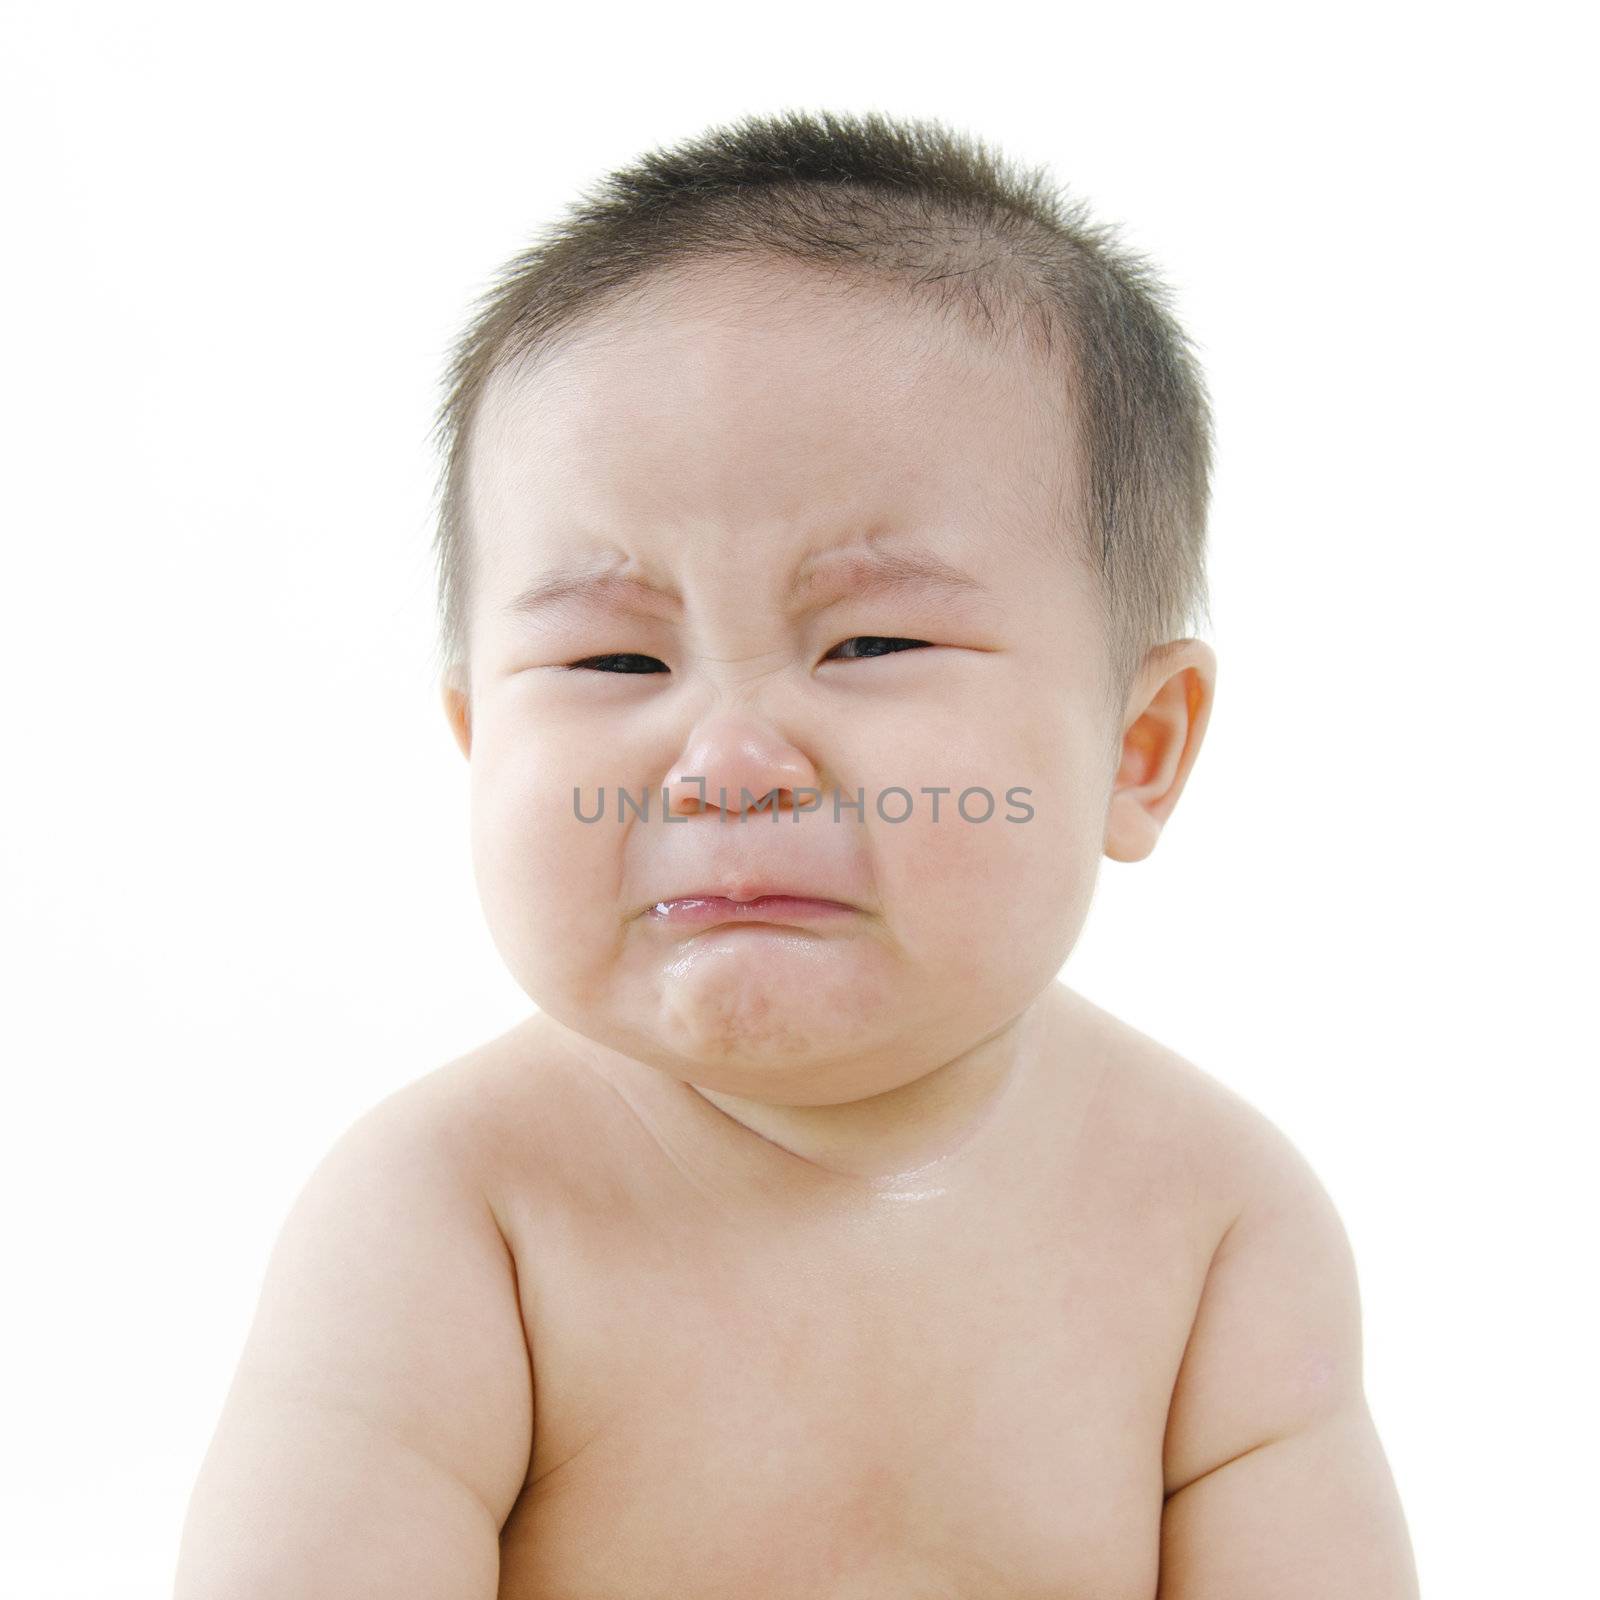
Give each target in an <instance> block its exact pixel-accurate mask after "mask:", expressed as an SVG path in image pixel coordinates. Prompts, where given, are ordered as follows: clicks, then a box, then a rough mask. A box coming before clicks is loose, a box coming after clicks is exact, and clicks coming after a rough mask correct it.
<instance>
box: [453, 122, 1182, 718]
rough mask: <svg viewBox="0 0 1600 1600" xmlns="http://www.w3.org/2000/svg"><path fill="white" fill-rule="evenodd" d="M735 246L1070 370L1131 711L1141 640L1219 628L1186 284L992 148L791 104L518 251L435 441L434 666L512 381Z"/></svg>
mask: <svg viewBox="0 0 1600 1600" xmlns="http://www.w3.org/2000/svg"><path fill="white" fill-rule="evenodd" d="M730 259H744V260H756V261H760V260H763V259H765V260H768V261H790V262H796V261H797V262H801V263H804V264H807V265H809V266H812V267H815V268H818V269H821V270H823V271H826V272H829V273H832V274H833V275H835V276H836V277H840V278H843V279H849V280H856V279H859V280H862V281H866V282H870V283H873V284H876V285H879V286H881V287H882V288H884V289H886V290H887V291H888V292H890V293H896V294H899V295H901V296H902V297H903V298H905V299H906V300H907V301H909V302H914V303H917V304H921V305H925V306H927V307H929V308H930V309H933V310H937V311H939V312H942V313H943V314H945V315H947V316H950V315H955V316H960V317H962V318H963V319H964V320H965V321H966V322H967V323H968V324H970V325H971V326H973V327H974V328H977V329H982V330H987V331H988V332H989V333H990V334H991V335H992V336H994V337H1005V336H1011V335H1020V336H1022V337H1023V338H1025V339H1026V340H1027V342H1028V345H1029V347H1030V348H1031V349H1033V350H1034V351H1035V352H1037V354H1038V355H1040V356H1041V357H1043V358H1044V359H1045V360H1046V361H1049V362H1052V363H1053V364H1054V365H1055V367H1056V369H1057V370H1059V371H1060V372H1061V394H1060V396H1059V410H1060V412H1061V414H1063V415H1064V416H1065V417H1067V418H1068V419H1070V426H1069V429H1068V430H1067V432H1068V435H1069V436H1068V437H1067V438H1066V439H1065V440H1064V443H1063V449H1064V451H1066V452H1067V453H1068V455H1069V457H1071V458H1073V459H1075V461H1076V470H1075V471H1074V470H1073V467H1072V461H1071V460H1069V461H1068V462H1067V463H1066V472H1065V475H1064V476H1063V477H1061V478H1060V480H1059V481H1061V482H1064V483H1076V484H1077V485H1078V493H1077V494H1076V495H1075V496H1074V497H1073V498H1074V502H1075V503H1073V504H1070V505H1065V506H1063V507H1062V508H1061V509H1062V516H1063V523H1064V526H1065V527H1066V528H1067V529H1069V530H1070V531H1071V535H1072V537H1073V538H1074V540H1075V552H1076V554H1077V555H1078V556H1079V558H1080V559H1081V560H1082V561H1083V564H1084V565H1085V567H1086V568H1087V569H1088V570H1089V571H1091V572H1093V573H1094V574H1096V575H1097V577H1098V590H1099V592H1098V595H1097V602H1098V605H1099V610H1100V616H1101V619H1102V622H1103V625H1104V629H1105V638H1106V643H1107V648H1108V652H1109V657H1110V663H1111V681H1110V684H1109V689H1110V692H1111V694H1112V696H1113V699H1114V700H1116V701H1117V702H1118V704H1117V706H1116V709H1117V710H1118V711H1120V710H1121V705H1120V698H1121V697H1122V696H1124V695H1125V694H1126V692H1127V688H1128V686H1129V684H1130V683H1131V680H1132V676H1133V674H1134V672H1135V671H1136V670H1137V669H1138V666H1139V664H1140V663H1141V662H1142V661H1143V659H1144V657H1145V655H1146V653H1147V652H1148V651H1149V650H1150V649H1151V648H1153V647H1154V646H1156V645H1159V644H1161V643H1164V642H1166V641H1167V640H1170V639H1176V638H1181V637H1183V636H1185V634H1186V633H1187V632H1188V631H1189V630H1190V628H1191V626H1192V624H1193V623H1194V622H1195V621H1197V620H1199V619H1202V618H1204V619H1205V620H1206V621H1208V622H1209V602H1208V595H1207V582H1206V570H1205V546H1206V513H1207V507H1208V502H1209V499H1210V476H1211V454H1212V428H1211V409H1210V403H1209V400H1208V397H1207V393H1206V386H1205V380H1204V377H1203V375H1202V373H1201V370H1200V367H1199V363H1198V361H1197V360H1196V358H1195V355H1194V353H1193V347H1192V345H1191V343H1190V341H1189V339H1188V337H1187V335H1186V334H1185V333H1184V331H1183V329H1182V328H1181V327H1180V326H1179V324H1178V322H1177V320H1176V318H1175V317H1174V315H1173V314H1172V310H1171V291H1170V290H1169V289H1168V288H1167V286H1166V285H1165V284H1164V283H1163V282H1162V281H1161V280H1160V278H1159V277H1158V276H1157V274H1156V273H1155V271H1154V270H1153V269H1152V267H1151V265H1150V263H1149V261H1148V260H1147V258H1145V257H1143V256H1141V255H1138V254H1135V253H1134V252H1132V251H1130V250H1128V249H1127V248H1125V247H1123V246H1122V245H1121V244H1120V243H1119V242H1118V240H1117V238H1116V230H1115V229H1114V228H1113V227H1111V226H1108V225H1106V224H1103V223H1099V222H1095V221H1093V220H1092V219H1091V218H1090V216H1089V214H1088V209H1087V207H1086V205H1085V204H1084V203H1083V202H1082V201H1080V200H1077V199H1075V198H1071V197H1069V196H1068V195H1066V194H1065V193H1064V192H1062V191H1061V190H1059V189H1058V188H1057V187H1056V186H1054V185H1053V184H1052V182H1051V181H1050V179H1049V177H1048V175H1047V174H1046V172H1045V170H1044V169H1043V168H1034V169H1029V170H1019V169H1018V168H1016V167H1015V166H1014V165H1012V164H1011V163H1009V162H1008V161H1007V160H1006V159H1005V158H1004V157H1002V156H1001V155H999V154H998V153H997V152H995V151H994V150H993V149H992V148H991V147H990V146H988V145H986V144H985V143H984V142H983V141H982V140H981V139H977V138H973V137H969V136H963V135H960V134H958V133H956V132H954V131H952V130H951V129H949V128H948V127H946V126H945V125H943V124H941V123H939V122H937V121H931V120H907V119H891V118H890V117H888V116H885V115H882V114H880V113H876V112H869V113H866V114H863V115H859V116H857V115H852V114H848V113H838V112H831V111H818V112H814V113H813V112H806V111H788V112H781V113H776V114H772V115H752V116H748V117H745V118H743V119H741V120H738V121H736V122H733V123H730V124H727V125H720V126H714V127H711V128H709V129H707V130H705V131H704V132H702V133H701V134H699V135H698V136H697V137H695V138H692V139H689V140H687V141H685V142H682V143H679V144H677V145H675V146H672V147H670V148H662V149H658V150H655V151H651V152H649V153H647V154H645V155H643V156H641V157H640V158H639V159H638V160H636V161H635V162H634V163H632V164H631V165H629V166H626V167H623V168H621V169H619V170H617V171H613V172H611V173H610V174H609V175H608V176H607V177H606V178H604V179H603V180H602V181H601V183H600V184H599V185H598V186H597V187H596V188H595V189H594V190H593V191H591V192H590V193H589V194H587V195H585V196H584V197H583V198H582V200H581V201H578V202H574V203H572V204H571V205H569V207H568V211H567V215H566V217H565V218H564V219H563V220H562V221H560V222H559V223H557V224H555V225H552V226H551V227H550V228H549V229H548V230H547V231H546V232H545V234H544V235H543V237H542V238H541V239H540V240H539V241H538V242H537V243H535V244H533V245H532V246H531V247H530V248H528V249H527V250H525V251H524V252H522V253H521V254H519V255H517V256H516V257H514V258H513V259H512V260H511V261H510V262H509V263H507V264H506V265H505V266H504V267H503V268H502V269H501V270H500V272H499V273H498V274H497V275H496V277H495V279H494V281H493V283H492V285H491V287H490V288H489V289H488V290H486V291H485V293H484V294H483V295H481V296H480V297H479V299H478V300H477V302H475V307H476V309H475V312H474V315H473V317H472V320H471V323H470V325H469V326H468V328H467V329H466V331H465V333H464V334H463V335H462V337H461V338H460V340H459V342H458V343H457V344H456V346H455V347H454V349H453V351H452V353H451V358H450V364H449V367H448V370H447V373H446V378H445V388H446V391H447V393H446V395H445V398H444V400H443V402H442V404H441V405H440V407H439V410H438V413H437V417H436V421H435V425H434V437H435V440H436V442H437V445H438V447H439V451H440V455H441V458H442V464H441V471H440V477H439V485H438V493H437V501H436V512H437V532H436V536H435V542H434V554H435V560H436V571H437V576H438V600H439V610H440V635H439V647H440V649H439V665H440V666H441V667H443V666H445V665H448V664H450V663H453V662H456V661H461V660H464V659H465V658H466V655H467V652H468V649H469V640H468V636H467V634H468V630H467V609H468V589H469V583H468V574H469V572H470V556H469V548H470V547H469V540H470V538H471V531H470V528H469V526H468V517H467V476H468V466H469V456H470V444H471V436H472V432H473V424H474V421H475V418H476V417H477V415H478V412H479V409H480V407H481V405H482V402H483V397H484V394H485V391H486V390H487V388H488V387H489V384H490V381H491V380H492V379H493V378H494V377H495V376H496V374H498V373H500V372H502V371H503V370H507V369H511V368H514V367H517V366H520V365H521V364H522V363H523V362H525V361H529V360H532V359H536V358H537V357H538V356H539V355H540V354H541V353H544V352H548V351H549V350H551V349H552V348H554V347H555V345H556V344H557V343H558V341H560V340H561V339H562V338H563V336H568V335H574V334H576V333H577V332H578V331H580V330H581V328H582V327H583V326H585V325H592V324H593V323H594V322H596V321H597V320H599V319H601V318H602V317H603V315H604V312H605V311H606V309H607V308H608V307H610V306H611V305H613V304H614V303H615V302H616V301H618V300H619V299H620V298H621V297H622V296H623V295H625V294H626V293H628V292H629V291H630V290H632V289H638V288H640V287H641V286H643V285H644V284H646V283H647V282H648V281H649V280H651V279H652V278H654V277H657V276H659V275H660V274H662V273H664V272H665V271H667V270H669V269H672V268H676V267H685V266H693V265H697V264H702V263H713V262H716V261H718V260H722V261H728V260H730Z"/></svg>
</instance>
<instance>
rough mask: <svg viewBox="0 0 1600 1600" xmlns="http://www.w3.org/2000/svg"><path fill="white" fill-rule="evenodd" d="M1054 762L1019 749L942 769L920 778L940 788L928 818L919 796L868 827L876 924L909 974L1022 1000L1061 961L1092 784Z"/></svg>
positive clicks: (1084, 881)
mask: <svg viewBox="0 0 1600 1600" xmlns="http://www.w3.org/2000/svg"><path fill="white" fill-rule="evenodd" d="M1065 757H1066V752H1065V751H1056V752H1054V753H1052V752H1050V751H1042V752H1041V751H1032V750H1030V749H1029V748H1028V744H1027V741H1025V740H1022V741H1018V742H1016V743H1015V744H1013V745H1012V747H1011V750H1010V752H1009V754H1007V755H997V756H996V757H994V758H992V759H986V760H984V761H982V762H975V763H973V764H972V767H971V770H970V771H965V772H963V771H961V770H960V766H964V765H965V763H961V764H959V765H958V766H957V767H956V768H954V769H952V767H951V765H950V764H948V763H947V764H946V766H945V775H944V776H941V777H940V778H938V779H937V780H934V779H932V778H930V779H929V780H928V781H929V783H930V784H931V783H933V782H935V781H937V782H938V783H944V784H950V785H951V791H952V792H951V793H950V794H948V795H944V796H941V797H940V798H939V808H938V818H937V820H935V819H934V817H933V814H932V802H931V799H929V798H928V797H926V796H923V795H921V794H919V795H918V796H917V807H916V809H915V810H913V812H912V814H911V816H910V817H909V818H908V820H906V821H905V822H901V823H898V824H893V825H886V824H884V823H883V822H881V821H879V820H877V819H873V831H874V838H875V855H876V861H875V868H876V874H877V877H878V881H879V884H880V887H881V890H882V894H883V902H884V906H885V911H886V916H887V920H888V921H889V924H890V927H891V930H892V932H893V934H894V937H895V940H896V942H897V943H898V944H899V945H900V946H901V947H902V948H903V949H904V950H905V951H906V953H907V955H908V957H909V958H910V960H911V961H912V962H913V963H914V964H915V965H916V966H917V967H919V968H921V969H923V970H924V971H926V972H928V973H930V974H934V975H937V976H938V978H939V979H940V980H941V981H942V982H943V981H947V982H949V983H952V984H962V985H972V986H976V987H981V988H983V989H986V990H988V991H990V992H993V991H994V990H996V989H999V990H1002V991H1006V992H1007V993H1008V994H1010V993H1011V992H1012V991H1014V992H1015V995H1016V996H1017V997H1018V998H1019V999H1026V998H1029V997H1031V995H1032V994H1034V993H1036V992H1037V990H1038V988H1039V987H1040V985H1041V984H1043V983H1047V982H1049V981H1050V980H1051V979H1052V978H1053V977H1054V976H1055V975H1056V973H1057V972H1058V971H1059V970H1060V968H1061V966H1062V965H1063V964H1064V963H1065V961H1066V959H1067V956H1068V954H1069V953H1070V951H1071V948H1072V945H1073V943H1074V942H1075V941H1076V939H1077V936H1078V934H1079V932H1080V931H1081V930H1082V927H1083V923H1084V919H1085V918H1086V916H1087V914H1088V908H1089V901H1090V899H1091V897H1092V895H1093V892H1094V884H1095V877H1096V873H1097V871H1098V865H1099V859H1100V845H1101V840H1100V837H1099V830H1098V828H1097V827H1096V825H1095V797H1094V795H1093V793H1092V792H1091V787H1092V786H1090V785H1087V784H1084V783H1082V782H1076V783H1075V782H1073V781H1071V780H1070V779H1069V773H1070V771H1071V767H1072V763H1071V761H1070V760H1069V759H1066V758H1065ZM964 784H966V785H970V786H971V790H970V792H969V793H968V794H967V797H966V799H965V802H964V804H963V803H960V802H961V793H962V786H963V785H964ZM1023 791H1027V792H1023ZM990 795H992V796H993V808H992V810H991V808H990V801H989V796H990ZM902 805H903V802H902Z"/></svg>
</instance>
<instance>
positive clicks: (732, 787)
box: [663, 715, 818, 817]
mask: <svg viewBox="0 0 1600 1600" xmlns="http://www.w3.org/2000/svg"><path fill="white" fill-rule="evenodd" d="M663 787H664V788H665V789H666V791H667V808H668V813H669V815H672V816H692V815H694V814H695V813H696V812H699V811H711V810H720V811H723V812H726V813H727V814H729V815H730V816H735V817H736V816H740V815H742V814H744V813H745V812H757V811H782V810H789V809H791V808H792V807H793V806H794V805H795V804H796V800H797V791H799V790H802V789H809V790H811V791H812V792H813V793H815V792H816V790H817V787H818V786H817V772H816V768H815V766H813V764H812V763H811V761H809V760H808V759H807V757H806V756H805V754H804V753H803V752H802V751H800V750H799V749H797V748H796V747H795V745H794V744H793V743H791V742H790V741H789V740H788V739H786V738H784V736H783V735H782V734H781V733H780V732H779V731H778V730H777V729H776V728H775V727H773V726H772V724H771V723H765V722H762V721H760V720H758V719H755V718H752V717H748V716H729V715H723V716H719V717H717V718H716V719H714V720H708V721H705V722H702V723H701V724H700V725H699V726H698V727H697V728H696V729H695V733H694V737H693V738H692V739H691V740H690V742H689V744H688V746H687V747H686V748H685V750H684V753H683V756H682V758H681V759H680V760H679V761H677V762H675V763H674V764H673V768H672V775H671V777H670V778H669V779H668V780H667V782H666V784H665V785H663ZM814 806H815V802H814V801H811V802H809V808H813V809H814Z"/></svg>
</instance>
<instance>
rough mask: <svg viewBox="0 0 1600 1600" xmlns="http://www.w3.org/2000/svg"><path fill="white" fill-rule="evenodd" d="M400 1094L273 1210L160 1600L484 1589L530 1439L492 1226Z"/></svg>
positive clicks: (507, 1289)
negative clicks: (258, 1278)
mask: <svg viewBox="0 0 1600 1600" xmlns="http://www.w3.org/2000/svg"><path fill="white" fill-rule="evenodd" d="M423 1083H424V1085H426V1084H427V1083H428V1080H423ZM420 1088H421V1086H415V1085H414V1086H412V1088H410V1089H407V1090H403V1091H401V1092H400V1093H399V1094H397V1095H394V1096H391V1097H390V1098H389V1099H388V1100H386V1101H384V1102H383V1103H382V1104H380V1105H379V1106H377V1107H375V1108H374V1109H373V1110H372V1111H370V1112H368V1113H367V1115H366V1116H364V1117H363V1118H361V1120H360V1121H358V1122H357V1123H356V1124H355V1125H354V1126H353V1127H352V1128H351V1129H350V1130H349V1131H348V1132H347V1133H346V1134H345V1135H344V1136H343V1137H342V1138H341V1139H340V1140H339V1141H338V1142H337V1143H336V1144H335V1145H334V1146H333V1148H332V1149H331V1150H330V1151H329V1153H328V1155H327V1156H326V1157H325V1158H324V1160H323V1161H322V1163H321V1165H320V1166H319V1167H318V1168H317V1170H316V1171H315V1172H314V1173H313V1175H312V1177H311V1179H310V1180H309V1182H308V1183H307V1184H306V1186H305V1188H304V1189H303V1190H302V1191H301V1193H300V1195H299V1197H298V1199H297V1200H296V1202H295V1204H294V1206H293V1208H292V1209H291V1211H290V1214H289V1217H288V1220H287V1221H286V1222H285V1224H284V1227H283V1231H282V1234H281V1235H280V1237H279V1239H278V1242H277V1245H276V1247H275V1249H274V1251H273V1254H272V1259H271V1261H270V1263H269V1266H268V1269H267V1274H266V1281H265V1283H264V1286H263V1289H262V1294H261V1300H260V1304H259V1306H258V1307H257V1310H256V1315H255V1321H254V1323H253V1325H252V1327H251V1329H250V1334H249V1338H248V1339H247V1341H246V1343H245V1348H244V1352H243V1354H242V1356H241V1358H240V1362H239V1368H238V1371H237V1374H236V1375H235V1378H234V1381H233V1386H232V1388H231V1390H230V1391H229V1394H228V1398H227V1402H226V1404H225V1406H224V1407H223V1411H222V1416H221V1420H220V1422H219V1423H218V1426H217V1431H216V1434H215V1436H214V1437H213V1439H212V1441H211V1447H210V1450H209V1451H208V1453H207V1455H206V1459H205V1462H204V1464H203V1466H202V1467H201V1470H200V1475H199V1480H198V1482H197V1484H196V1486H195V1490H194V1494H193V1497H192V1498H191V1501H190V1505H189V1512H188V1517H187V1519H186V1521H185V1524H184V1531H183V1541H182V1547H181V1550H180V1553H179V1558H178V1576H177V1589H176V1600H217V1597H219V1596H223V1595H226V1596H227V1597H228V1600H268V1597H269V1596H270V1597H272V1600H282V1597H283V1596H286V1595H294V1596H296V1597H297V1600H321V1597H324V1596H325V1597H327V1600H335V1597H337V1600H365V1597H369V1596H370V1597H372V1600H377V1597H379V1596H382V1597H383V1600H394V1597H395V1596H397V1595H405V1596H407V1597H408V1600H493V1596H494V1595H495V1594H496V1592H497V1590H498V1587H499V1561H500V1546H499V1535H500V1529H501V1526H502V1525H503V1524H504V1522H505V1520H506V1518H507V1516H508V1515H509V1514H510V1512H511V1508H512V1506H513V1505H514V1504H515V1502H516V1498H517V1495H518V1494H519V1493H520V1491H521V1489H522V1485H523V1481H524V1478H525V1475H526V1471H527V1466H528V1452H529V1448H530V1443H531V1429H532V1378H531V1374H530V1370H529V1361H528V1352H527V1345H526V1342H525V1339H524V1336H523V1332H522V1319H521V1315H520V1312H519V1309H518V1304H517V1295H516V1275H515V1270H514V1267H513V1264H512V1261H511V1258H510V1254H509V1252H508V1250H507V1247H506V1244H505V1241H504V1239H503V1237H502V1235H501V1233H500V1229H499V1226H498V1224H497V1223H496V1221H495V1218H494V1216H493V1214H492V1212H491V1210H490V1208H489V1205H488V1203H487V1202H486V1200H485V1198H484V1196H483V1193H482V1192H481V1190H480V1189H479V1187H478V1186H477V1185H475V1184H474V1183H473V1181H472V1178H471V1174H470V1170H469V1168H468V1164H467V1163H465V1162H463V1161H462V1160H461V1159H460V1158H459V1157H458V1156H456V1155H455V1154H454V1153H453V1152H452V1150H451V1147H450V1144H449V1140H448V1137H447V1136H446V1135H445V1134H444V1133H443V1132H442V1131H440V1127H439V1123H438V1121H437V1119H436V1118H435V1117H434V1116H433V1115H432V1114H431V1113H430V1109H429V1108H430V1105H431V1104H432V1103H433V1097H432V1096H431V1095H430V1094H428V1093H425V1092H419V1089H420Z"/></svg>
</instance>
